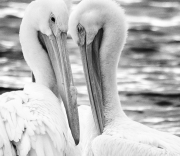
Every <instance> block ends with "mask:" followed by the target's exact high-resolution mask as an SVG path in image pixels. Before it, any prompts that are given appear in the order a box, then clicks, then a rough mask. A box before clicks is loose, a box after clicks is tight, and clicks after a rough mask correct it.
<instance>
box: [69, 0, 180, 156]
mask: <svg viewBox="0 0 180 156" xmlns="http://www.w3.org/2000/svg"><path fill="white" fill-rule="evenodd" d="M69 31H70V33H71V35H72V38H73V39H74V41H75V42H77V43H78V45H79V46H80V50H81V54H82V60H83V61H84V64H83V65H84V70H85V73H86V80H87V85H88V87H89V88H88V89H89V94H90V99H91V105H92V108H93V109H95V111H94V114H93V115H94V118H95V123H96V122H97V123H96V125H99V127H100V123H103V124H104V127H103V128H104V129H103V131H102V134H101V135H98V131H99V129H101V128H98V127H97V128H96V129H93V131H94V134H96V135H94V136H93V137H94V138H91V139H90V140H89V144H88V146H89V147H88V150H87V151H86V153H85V154H84V155H93V156H100V155H102V156H165V155H167V156H170V155H172V156H173V155H174V156H177V155H180V138H179V137H177V136H175V135H172V134H169V133H166V132H161V131H158V130H155V129H152V128H149V127H147V126H145V125H143V124H140V123H138V122H135V121H133V120H131V119H129V118H128V117H127V116H126V114H125V113H124V111H123V109H122V107H121V103H120V101H119V95H118V90H117V80H116V69H117V67H118V61H119V57H120V53H121V51H122V49H123V46H124V44H125V41H126V37H127V24H126V20H125V15H124V11H123V10H122V8H121V7H120V6H118V5H117V4H116V3H115V2H114V1H111V0H83V1H81V2H80V4H79V5H78V6H77V8H76V10H75V11H74V12H72V14H71V15H70V20H69ZM100 32H101V33H103V34H102V35H100ZM101 36H102V39H101ZM99 43H100V47H98V44H99ZM86 64H87V65H86ZM94 88H95V89H94ZM96 95H97V96H96ZM94 99H96V100H94ZM98 99H99V101H101V102H102V106H101V105H100V103H97V101H98ZM101 112H102V114H101ZM97 114H101V115H99V116H97ZM91 124H92V123H91ZM85 135H87V136H88V133H86V134H85Z"/></svg>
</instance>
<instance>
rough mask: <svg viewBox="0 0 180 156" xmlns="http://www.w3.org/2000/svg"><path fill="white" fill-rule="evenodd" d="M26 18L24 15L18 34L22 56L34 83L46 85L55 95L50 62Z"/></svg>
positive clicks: (53, 77) (53, 76)
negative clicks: (33, 77) (32, 75)
mask: <svg viewBox="0 0 180 156" xmlns="http://www.w3.org/2000/svg"><path fill="white" fill-rule="evenodd" d="M28 20H29V19H28V18H26V17H24V19H23V21H22V23H21V27H20V35H19V37H20V43H21V46H22V51H23V55H24V58H25V60H26V62H27V64H28V66H29V67H30V69H31V70H32V72H33V74H34V76H35V79H36V83H38V84H42V85H45V86H47V87H48V88H49V89H50V90H51V91H53V92H54V93H55V95H56V96H57V95H58V93H57V92H58V90H57V87H56V78H55V74H54V71H53V68H52V65H51V62H50V60H49V57H48V55H47V52H46V51H45V50H44V49H43V48H42V46H41V44H40V42H39V40H38V34H37V30H35V28H33V27H32V26H31V25H30V24H28V23H29V22H28Z"/></svg>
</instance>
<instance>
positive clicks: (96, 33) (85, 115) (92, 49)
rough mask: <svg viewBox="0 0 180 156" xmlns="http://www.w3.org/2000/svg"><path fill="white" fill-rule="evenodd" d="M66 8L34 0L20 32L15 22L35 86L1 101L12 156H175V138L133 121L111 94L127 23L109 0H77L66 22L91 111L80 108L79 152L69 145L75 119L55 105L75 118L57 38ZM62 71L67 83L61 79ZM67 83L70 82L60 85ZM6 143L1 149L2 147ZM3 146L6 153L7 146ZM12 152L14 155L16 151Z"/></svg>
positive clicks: (177, 141) (114, 93)
mask: <svg viewBox="0 0 180 156" xmlns="http://www.w3.org/2000/svg"><path fill="white" fill-rule="evenodd" d="M65 2H66V3H67V2H68V1H65ZM66 3H64V2H63V1H61V2H60V1H58V0H53V1H51V2H50V0H46V1H45V0H37V1H35V2H33V3H31V4H30V6H29V7H28V9H27V13H26V15H25V17H24V19H23V20H24V21H25V22H24V28H23V22H22V25H21V30H22V31H20V41H21V44H22V49H23V54H24V57H25V59H26V61H27V63H28V65H29V66H30V68H31V70H32V71H33V73H34V76H35V80H36V84H29V85H27V86H25V88H24V91H23V92H11V93H7V94H4V95H2V97H1V101H2V102H1V103H0V105H1V106H0V107H1V110H0V111H1V117H2V121H3V122H4V127H5V130H6V131H3V133H7V136H8V138H9V139H10V141H13V144H14V145H15V146H16V148H17V151H18V154H19V155H38V156H39V155H40V156H41V155H43V156H44V155H94V156H100V155H103V156H118V155H121V156H122V155H123V156H141V155H142V156H146V155H147V156H148V155H152V156H160V155H180V149H179V145H180V139H179V138H178V137H176V136H173V135H171V134H168V133H165V132H160V131H157V130H154V129H151V128H149V127H146V126H144V125H142V124H140V123H137V122H135V121H132V120H131V119H129V118H128V117H127V116H126V114H125V113H124V112H123V110H122V107H121V104H120V101H119V96H118V92H117V83H116V69H117V64H118V61H119V57H120V53H121V51H122V49H123V46H124V44H125V41H126V37H127V24H126V20H125V15H124V12H123V10H122V9H121V7H119V6H118V5H117V4H116V3H115V2H114V1H111V0H83V1H81V2H80V4H79V5H78V6H77V8H76V10H75V11H74V12H72V13H71V15H70V19H69V31H70V33H71V35H72V38H73V39H74V41H75V42H76V43H77V44H78V45H79V47H80V51H81V55H82V61H83V67H84V71H85V76H86V82H87V86H88V92H89V97H90V103H91V108H92V114H93V115H92V114H91V110H90V109H89V107H83V109H81V108H82V107H81V108H78V109H79V120H80V132H81V133H80V135H81V137H80V145H81V147H80V148H78V147H77V146H75V143H77V142H78V139H77V141H76V136H78V134H79V132H78V128H77V127H78V122H74V124H71V122H72V123H73V119H74V118H71V116H70V117H68V122H67V119H66V115H65V112H64V111H63V105H62V104H60V101H61V98H62V101H63V102H64V105H65V106H66V105H67V106H66V112H69V114H70V115H75V119H78V117H77V113H76V112H77V111H76V110H75V111H71V108H70V109H67V108H69V107H74V105H73V104H74V103H75V102H74V101H75V100H74V99H75V97H74V96H73V98H72V99H71V97H70V98H69V97H68V96H67V95H74V94H73V93H74V92H75V91H74V90H75V89H74V86H73V83H72V80H71V79H72V77H71V71H70V68H69V65H67V64H68V58H67V56H66V51H65V50H64V48H63V43H64V42H63V41H64V40H62V38H63V37H62V36H64V33H61V32H65V31H67V19H68V14H66V13H67V8H68V7H67V6H68V5H67V4H66ZM52 4H54V5H52ZM50 6H53V7H50ZM57 6H59V7H60V8H58V7H57ZM32 8H33V9H32ZM35 8H36V9H35ZM55 8H58V9H55ZM65 8H66V9H65ZM64 9H65V10H64ZM60 10H61V11H60ZM60 12H61V13H60ZM42 13H44V16H43V17H44V18H42V16H41V15H42ZM28 15H29V16H28ZM26 17H27V18H26ZM31 17H33V18H31ZM25 19H26V20H25ZM49 21H51V22H50V23H49ZM27 23H28V24H27ZM26 24H27V25H26ZM26 26H27V27H26ZM23 29H24V30H23ZM59 30H60V31H59ZM37 31H40V32H41V33H43V34H40V35H39V38H40V37H41V38H43V40H41V41H42V43H43V42H44V43H46V45H48V46H46V47H48V48H49V47H50V48H49V49H48V48H47V51H48V54H47V53H46V52H45V50H44V49H46V48H45V47H44V48H42V46H40V44H39V43H40V42H39V39H38V33H37ZM25 32H26V33H25ZM59 34H61V35H59ZM62 34H63V35H62ZM33 36H34V37H33ZM27 37H28V38H27ZM31 37H32V38H31ZM26 38H27V40H26ZM54 38H55V40H54ZM49 39H50V41H49ZM56 40H57V41H56ZM33 43H34V44H33ZM59 43H60V45H59ZM63 50H64V51H63ZM59 51H60V53H59ZM51 52H53V53H51ZM54 52H57V54H62V55H63V54H64V55H65V59H64V60H66V62H67V64H66V62H62V60H61V58H63V57H62V56H61V57H57V56H59V55H55V56H54ZM51 55H52V56H51ZM53 57H54V59H52V58H53ZM56 59H60V60H56ZM50 60H51V61H50ZM58 62H60V63H61V64H58ZM54 63H57V64H54ZM66 65H67V68H66ZM64 66H65V67H64ZM68 73H70V76H69V77H70V78H69V79H66V74H68ZM58 76H60V78H59V77H58ZM67 77H68V76H67ZM65 81H68V82H69V84H72V85H71V86H70V85H69V86H66V85H65V83H66V82H65ZM9 94H10V95H11V96H9ZM57 97H58V99H57ZM68 100H70V102H67V101H68ZM42 102H43V103H42ZM74 112H75V113H74ZM73 113H74V114H73ZM67 116H68V113H67ZM92 117H94V119H93V118H92ZM76 121H78V120H76ZM68 123H69V125H70V129H71V132H70V130H69V127H68ZM71 125H72V127H71ZM76 126H77V127H76ZM13 130H14V131H13ZM76 130H77V132H76ZM4 138H5V137H4ZM6 138H7V137H6ZM73 138H74V140H75V141H74V140H73ZM77 138H78V137H77ZM4 140H5V139H4ZM6 144H7V143H6V142H2V143H1V144H0V145H1V147H4V148H3V150H4V149H6V148H5V145H6ZM9 144H10V145H9V146H8V148H9V149H11V148H12V149H13V147H12V145H11V143H9ZM1 150H2V148H1ZM6 151H7V150H6ZM12 151H13V152H12V155H13V154H14V153H15V152H14V150H12ZM9 155H10V154H9Z"/></svg>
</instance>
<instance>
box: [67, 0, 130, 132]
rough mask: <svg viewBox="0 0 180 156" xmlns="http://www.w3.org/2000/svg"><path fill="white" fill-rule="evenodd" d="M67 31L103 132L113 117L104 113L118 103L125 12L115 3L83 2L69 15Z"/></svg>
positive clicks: (98, 0)
mask: <svg viewBox="0 0 180 156" xmlns="http://www.w3.org/2000/svg"><path fill="white" fill-rule="evenodd" d="M69 32H70V34H71V36H72V38H73V40H74V41H75V42H76V43H77V44H78V45H79V47H80V51H81V55H82V61H83V67H84V72H85V76H86V82H87V86H88V93H89V97H90V103H91V106H92V112H93V116H94V120H95V123H96V126H97V128H98V130H99V133H102V132H103V129H104V126H105V124H107V123H108V122H110V120H111V119H110V117H109V115H113V112H112V113H111V114H110V113H107V111H108V110H111V109H110V108H111V107H113V106H112V103H119V97H118V94H117V82H116V69H117V65H118V61H119V57H120V53H121V50H122V49H123V46H124V44H125V40H126V36H127V25H126V20H125V16H124V11H123V10H122V8H121V7H120V6H118V5H117V3H116V2H115V1H110V0H83V1H81V2H80V4H79V5H78V6H77V8H76V10H75V11H74V12H72V14H71V15H70V19H69ZM114 110H115V109H114ZM115 111H116V110H115ZM117 111H118V109H117ZM114 113H116V112H114Z"/></svg>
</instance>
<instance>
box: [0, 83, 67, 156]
mask: <svg viewBox="0 0 180 156" xmlns="http://www.w3.org/2000/svg"><path fill="white" fill-rule="evenodd" d="M32 86H33V85H30V86H28V87H27V86H26V87H25V89H24V91H17V92H9V93H5V94H3V95H1V96H0V114H1V116H2V118H3V121H4V125H5V129H6V132H7V134H8V137H9V140H11V141H14V142H15V143H14V144H15V145H16V147H17V149H18V153H19V154H20V156H27V155H37V156H45V153H46V152H47V151H48V153H49V154H52V153H53V154H54V155H59V154H60V153H61V154H62V153H63V152H64V151H65V149H67V141H66V138H68V134H67V133H68V132H69V131H68V130H67V129H68V125H67V121H66V120H67V119H66V117H65V114H64V112H63V110H62V107H61V105H60V104H59V100H58V99H57V98H56V97H55V95H54V94H53V93H52V92H51V91H50V90H49V89H47V88H45V87H44V86H41V85H38V88H37V86H35V89H34V90H32ZM29 88H31V89H29ZM32 91H33V92H32ZM52 147H53V148H52ZM31 150H32V152H31ZM58 153H59V154H58Z"/></svg>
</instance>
